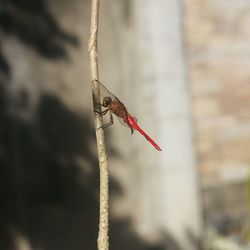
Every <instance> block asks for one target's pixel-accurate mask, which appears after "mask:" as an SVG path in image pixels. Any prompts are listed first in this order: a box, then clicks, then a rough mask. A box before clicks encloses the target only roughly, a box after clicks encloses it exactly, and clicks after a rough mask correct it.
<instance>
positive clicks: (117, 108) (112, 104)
mask: <svg viewBox="0 0 250 250" xmlns="http://www.w3.org/2000/svg"><path fill="white" fill-rule="evenodd" d="M95 81H97V82H98V83H99V84H100V89H101V93H102V92H104V93H105V96H104V95H103V96H102V98H103V99H102V103H101V106H102V107H105V108H107V109H105V110H103V111H101V112H100V111H95V112H97V113H98V114H100V115H106V114H107V113H108V112H109V117H110V121H109V123H106V124H104V125H102V126H101V127H100V128H107V127H109V126H111V125H112V124H113V123H114V120H113V116H112V114H115V115H116V116H117V117H118V118H120V119H119V120H121V121H122V123H123V124H125V125H126V126H128V127H129V128H130V129H131V134H133V132H134V130H137V131H138V132H139V133H140V134H142V135H143V136H144V137H145V138H146V139H147V140H148V141H149V142H150V143H151V144H152V145H153V147H154V148H155V149H156V150H158V151H162V150H161V148H160V147H159V146H158V145H157V143H156V142H155V141H154V140H153V139H152V138H150V137H149V136H148V135H147V134H146V133H145V132H144V131H143V130H142V129H141V128H140V127H139V125H138V124H137V120H136V118H135V117H133V116H132V115H131V114H130V113H129V112H128V110H127V108H126V107H125V105H124V104H123V103H122V102H121V101H120V100H119V99H118V98H117V97H116V96H115V95H114V94H112V93H111V92H110V91H109V90H108V89H107V88H106V87H105V86H104V85H103V84H102V83H101V82H99V81H98V80H95Z"/></svg>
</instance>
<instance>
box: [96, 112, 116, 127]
mask: <svg viewBox="0 0 250 250" xmlns="http://www.w3.org/2000/svg"><path fill="white" fill-rule="evenodd" d="M108 110H109V109H108ZM105 111H106V110H105ZM109 117H110V121H109V123H106V124H103V125H102V126H101V127H100V128H103V129H104V128H107V127H109V126H111V125H113V124H114V120H113V116H112V112H111V111H109ZM100 128H98V129H100Z"/></svg>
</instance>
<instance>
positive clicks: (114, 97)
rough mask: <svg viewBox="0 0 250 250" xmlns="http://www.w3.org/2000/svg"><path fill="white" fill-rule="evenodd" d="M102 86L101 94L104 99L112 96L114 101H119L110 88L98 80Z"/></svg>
mask: <svg viewBox="0 0 250 250" xmlns="http://www.w3.org/2000/svg"><path fill="white" fill-rule="evenodd" d="M96 81H97V82H98V83H99V85H100V92H101V93H100V94H101V96H102V97H106V96H110V97H111V98H112V99H113V100H114V99H117V100H119V99H118V98H117V97H116V96H115V95H114V94H113V93H112V92H111V91H110V90H108V88H106V87H105V86H104V85H103V84H102V83H101V82H100V81H98V80H96Z"/></svg>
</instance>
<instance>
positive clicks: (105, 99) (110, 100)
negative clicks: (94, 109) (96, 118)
mask: <svg viewBox="0 0 250 250" xmlns="http://www.w3.org/2000/svg"><path fill="white" fill-rule="evenodd" d="M111 102H112V98H111V97H110V96H106V97H104V98H103V106H104V107H108V105H109V104H110V103H111Z"/></svg>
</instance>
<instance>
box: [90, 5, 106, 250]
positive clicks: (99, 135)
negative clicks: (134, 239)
mask: <svg viewBox="0 0 250 250" xmlns="http://www.w3.org/2000/svg"><path fill="white" fill-rule="evenodd" d="M98 19H99V0H92V10H91V27H90V39H89V48H88V50H89V56H90V71H91V80H92V81H91V88H92V96H93V106H94V110H97V111H101V107H100V105H98V104H100V87H99V84H98V82H97V81H95V80H98V79H99V75H98V55H97V34H98ZM94 118H95V127H96V139H97V153H98V160H99V168H100V218H99V234H98V240H97V243H98V250H108V249H109V241H108V229H109V221H108V210H109V205H108V197H109V183H108V179H109V174H108V163H107V155H106V149H105V142H104V132H103V129H102V128H101V129H98V128H100V127H101V126H102V124H103V121H102V116H101V115H99V114H98V113H97V112H95V114H94Z"/></svg>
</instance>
